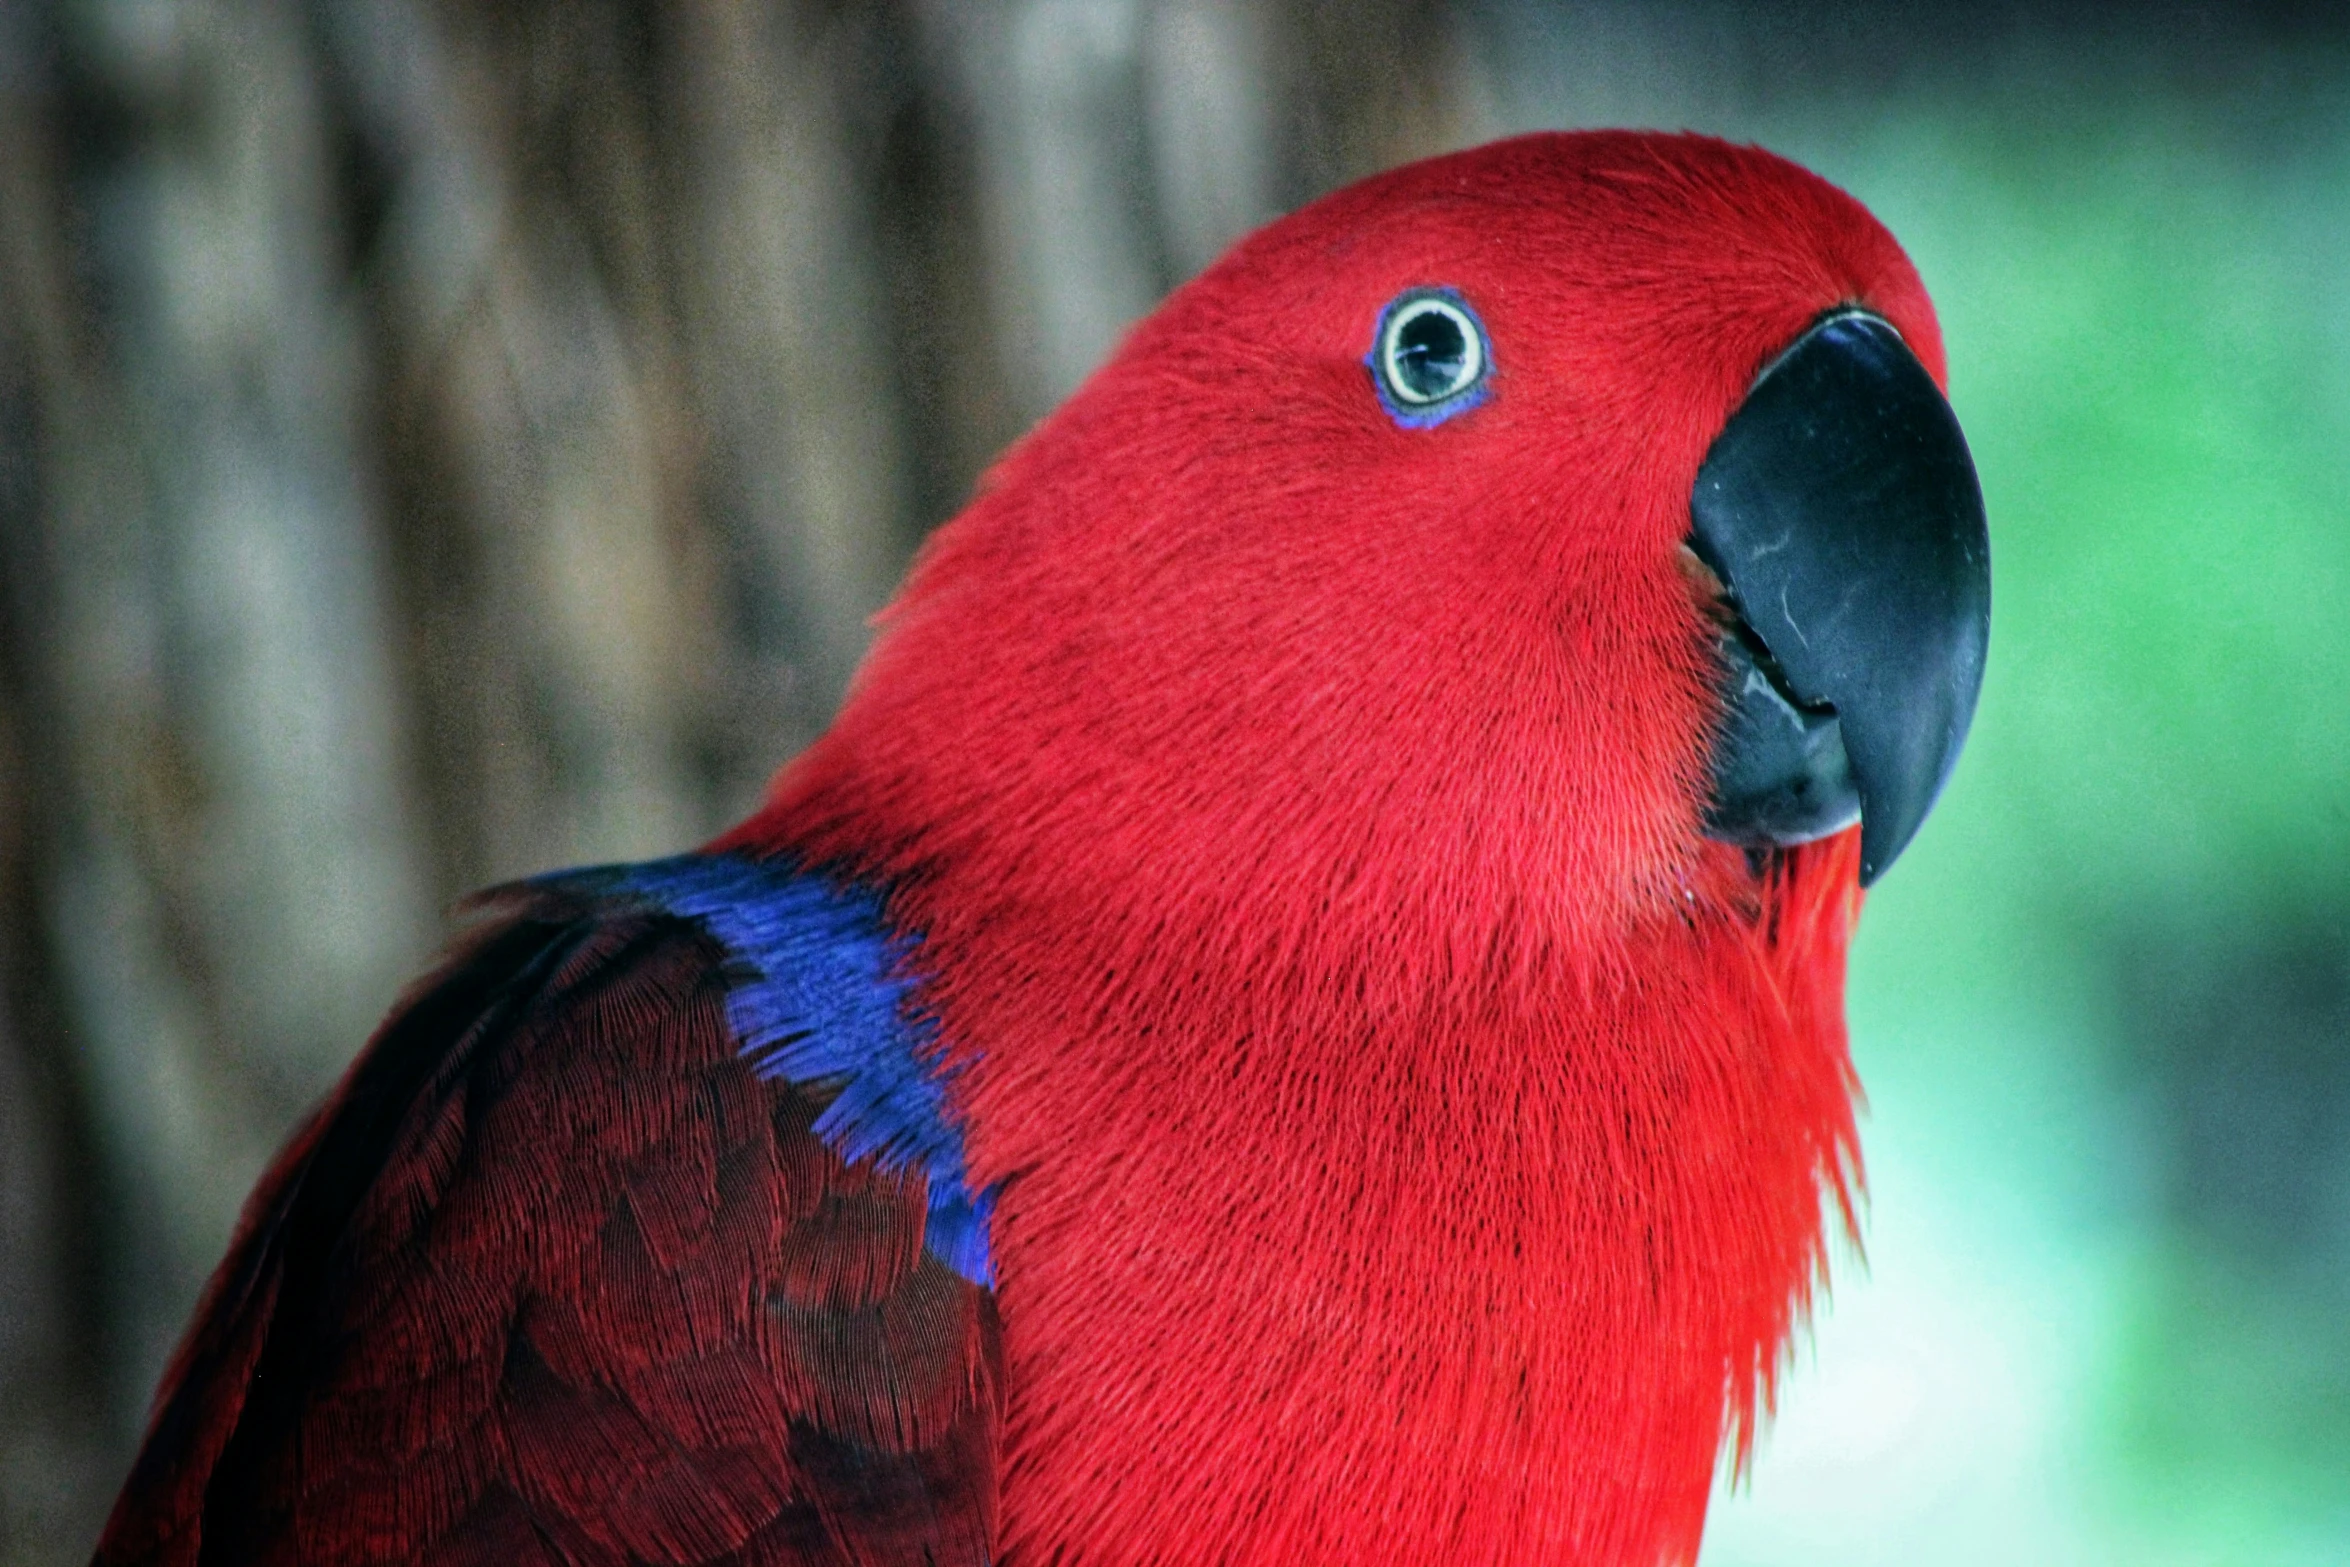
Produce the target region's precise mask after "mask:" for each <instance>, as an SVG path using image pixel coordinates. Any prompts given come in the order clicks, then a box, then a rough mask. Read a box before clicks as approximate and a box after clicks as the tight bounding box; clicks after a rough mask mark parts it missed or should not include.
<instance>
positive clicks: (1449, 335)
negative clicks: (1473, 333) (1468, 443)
mask: <svg viewBox="0 0 2350 1567" xmlns="http://www.w3.org/2000/svg"><path fill="white" fill-rule="evenodd" d="M1468 364H1469V340H1468V338H1467V337H1466V336H1465V335H1463V333H1462V332H1461V324H1460V323H1459V322H1458V321H1455V320H1454V319H1453V318H1452V313H1451V312H1450V311H1446V310H1434V309H1429V310H1422V311H1420V312H1419V313H1418V314H1417V315H1412V316H1407V317H1405V318H1404V323H1403V325H1401V326H1399V327H1397V328H1396V330H1395V374H1396V377H1397V379H1399V380H1400V381H1402V382H1403V389H1404V390H1405V391H1406V392H1408V393H1410V394H1411V395H1412V396H1414V397H1419V398H1436V397H1442V396H1443V395H1444V394H1445V393H1447V392H1449V391H1451V390H1452V389H1453V388H1454V387H1456V386H1458V385H1460V381H1461V373H1462V372H1463V371H1464V370H1466V369H1467V368H1468Z"/></svg>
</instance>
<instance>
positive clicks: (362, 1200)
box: [97, 892, 1001, 1567]
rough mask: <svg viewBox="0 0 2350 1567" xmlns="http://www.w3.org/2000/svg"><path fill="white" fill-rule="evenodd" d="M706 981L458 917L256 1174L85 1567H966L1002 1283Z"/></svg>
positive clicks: (605, 950)
mask: <svg viewBox="0 0 2350 1567" xmlns="http://www.w3.org/2000/svg"><path fill="white" fill-rule="evenodd" d="M725 1000H726V979H725V976H724V974H723V973H722V971H721V956H720V953H719V952H718V950H717V949H716V947H715V946H714V945H713V944H712V943H711V942H710V940H709V939H708V938H707V937H706V936H704V935H703V934H701V933H700V932H699V931H698V930H697V929H696V928H695V927H694V926H692V925H690V924H687V923H684V922H682V921H679V920H677V919H674V918H672V917H668V916H663V915H654V914H639V913H625V912H623V913H615V912H612V911H610V910H608V909H598V908H595V907H593V906H590V905H585V904H581V903H577V902H572V901H569V900H568V899H567V898H566V897H565V896H564V895H560V894H556V893H551V892H550V893H539V894H532V895H529V897H528V898H527V899H526V900H525V902H524V904H523V905H522V906H521V907H520V908H518V909H513V910H509V911H508V912H507V913H506V914H505V915H504V916H503V917H502V918H501V919H500V920H499V921H498V923H496V924H495V925H494V926H492V927H491V928H490V929H489V930H487V931H486V932H485V933H483V934H481V935H479V936H477V937H476V938H475V939H474V940H473V941H472V942H471V943H470V944H469V946H468V948H467V949H466V950H465V951H464V952H462V953H460V954H459V956H458V957H457V958H455V959H454V960H453V961H452V962H451V963H450V964H449V965H448V966H447V967H446V968H445V969H444V970H443V971H442V972H441V973H440V974H439V975H438V976H436V977H435V978H434V979H433V980H432V981H431V982H429V983H428V984H427V985H426V986H425V987H424V988H423V989H422V990H421V991H420V992H419V993H418V994H417V995H416V996H415V997H414V998H413V999H411V1000H410V1001H409V1002H408V1003H407V1004H406V1005H405V1006H404V1007H403V1008H402V1009H401V1010H400V1011H399V1012H397V1013H396V1014H395V1015H394V1017H393V1018H392V1020H391V1021H390V1022H389V1023H388V1024H386V1026H385V1028H384V1030H383V1031H382V1033H380V1034H379V1035H378V1036H377V1038H376V1040H375V1042H374V1043H373V1044H372V1045H371V1046H370V1047H369V1049H368V1051H367V1053H366V1054H365V1055H363V1056H362V1057H361V1058H360V1060H359V1062H358V1064H357V1065H356V1066H355V1067H353V1069H352V1071H351V1074H350V1076H349V1077H348V1078H347V1079H346V1080H345V1082H344V1084H343V1086H342V1088H341V1089H340V1090H339V1091H338V1093H337V1095H336V1096H335V1098H334V1099H332V1100H331V1101H330V1102H329V1103H328V1104H327V1106H326V1107H325V1108H324V1109H323V1110H321V1111H320V1112H319V1114H318V1115H317V1116H316V1117H314V1118H313V1120H312V1121H311V1122H310V1124H309V1125H308V1126H306V1127H305V1128H304V1129H303V1131H302V1132H301V1133H300V1134H298V1135H297V1136H296V1138H295V1139H294V1141H293V1142H292V1143H291V1144H290V1145H289V1146H288V1147H287V1149H286V1151H285V1152H284V1153H283V1154H282V1155H281V1156H280V1157H279V1160H278V1163H277V1165H276V1166H275V1167H274V1168H273V1169H272V1170H271V1172H270V1174H269V1175H268V1177H267V1178H266V1179H264V1181H263V1182H262V1184H261V1186H260V1188H259V1189H258V1190H257V1191H256V1192H255V1194H254V1197H253V1200H252V1202H251V1204H250V1206H249V1207H248V1209H247V1211H246V1216H245V1220H244V1225H243V1228H242V1230H241V1232H240V1234H239V1236H238V1239H237V1242H236V1244H235V1245H234V1246H233V1247H232V1248H231V1250H230V1253H229V1256H228V1259H227V1260H226V1261H225V1262H223V1263H222V1265H221V1268H220V1271H219V1273H218V1274H217V1275H216V1276H215V1277H214V1279H213V1281H212V1284H211V1286H210V1288H209V1290H208V1291H207V1293H206V1297H205V1300H204V1303H203V1305H202V1307H201V1308H200V1309H199V1311H198V1314H197V1318H196V1322H195V1325H194V1326H193V1327H192V1328H191V1329H190V1331H189V1335H188V1338H187V1341H186V1342H185V1343H184V1344H183V1345H182V1347H181V1349H180V1352H179V1355H178V1357H177V1359H176V1360H175V1362H174V1365H173V1367H172V1370H171V1372H170V1374H169V1376H168V1377H167V1378H166V1380H165V1383H164V1390H163V1393H162V1395H161V1397H160V1399H159V1401H158V1404H157V1409H156V1415H155V1421H154V1426H153V1429H152V1430H151V1431H150V1433H149V1436H148V1439H147V1443H146V1447H145V1449H144V1450H143V1451H142V1452H141V1454H140V1455H139V1460H138V1463H137V1466H136V1467H135V1469H134V1470H133V1472H132V1476H131V1479H130V1482H129V1484H128V1485H126V1487H125V1488H124V1491H123V1494H122V1497H121V1499H120V1500H119V1501H118V1502H117V1504H116V1506H115V1510H114V1515H113V1517H112V1519H111V1520H110V1521H109V1522H108V1524H107V1528H106V1532H105V1535H104V1537H103V1538H102V1539H101V1541H100V1543H99V1547H98V1554H97V1561H98V1563H99V1564H101V1567H114V1564H128V1563H153V1564H170V1567H227V1564H231V1563H235V1564H243V1563H248V1562H252V1563H303V1564H325V1563H357V1562H431V1563H439V1564H447V1567H472V1564H484V1567H487V1564H490V1563H496V1564H499V1567H509V1564H513V1563H525V1562H527V1563H537V1562H545V1563H577V1564H583V1567H587V1564H594V1567H601V1564H606V1563H610V1564H614V1567H619V1564H623V1563H646V1564H654V1563H660V1564H670V1563H675V1564H687V1563H754V1562H756V1563H777V1564H782V1563H816V1562H823V1563H871V1564H877V1567H879V1564H895V1563H941V1564H944V1563H958V1562H971V1563H977V1562H984V1561H985V1560H986V1559H987V1554H988V1547H989V1541H990V1538H991V1536H992V1534H993V1529H994V1515H995V1497H996V1457H997V1449H998V1441H999V1431H1000V1423H1001V1421H1000V1395H999V1388H1000V1366H999V1347H998V1335H997V1328H996V1321H995V1306H994V1300H993V1297H992V1296H991V1295H989V1294H988V1293H987V1292H986V1291H984V1290H982V1289H980V1288H978V1287H977V1286H975V1285H973V1284H971V1283H969V1282H967V1281H966V1280H964V1279H963V1278H961V1277H959V1276H958V1275H956V1274H955V1273H953V1272H951V1271H949V1270H948V1269H947V1268H946V1267H945V1266H944V1265H943V1264H942V1263H940V1262H939V1261H938V1259H937V1258H936V1257H934V1256H932V1255H930V1254H929V1253H928V1252H926V1251H925V1250H924V1247H923V1224H924V1214H925V1197H926V1193H925V1189H924V1184H923V1178H922V1176H921V1175H920V1174H919V1173H914V1172H909V1173H906V1174H885V1173H882V1172H880V1171H877V1170H875V1169H873V1168H870V1167H868V1166H864V1165H859V1166H850V1165H847V1164H844V1163H843V1162H842V1161H841V1159H840V1158H839V1157H838V1156H837V1155H836V1154H834V1153H833V1152H832V1151H831V1150H830V1149H829V1148H828V1147H826V1146H825V1144H824V1143H823V1142H821V1141H820V1140H819V1139H818V1138H817V1136H816V1135H815V1133H814V1131H813V1130H812V1126H813V1122H814V1120H815V1117H816V1115H817V1113H818V1111H819V1110H820V1109H821V1108H822V1100H821V1099H820V1098H819V1097H817V1096H816V1095H815V1094H813V1093H811V1092H810V1091H809V1090H807V1089H804V1088H797V1087H794V1086H792V1085H790V1084H786V1083H782V1082H777V1081H770V1080H765V1079H761V1078H759V1077H757V1076H755V1075H753V1073H752V1072H751V1070H750V1068H749V1067H748V1066H747V1065H745V1063H744V1062H743V1060H742V1058H741V1056H740V1054H739V1052H738V1048H737V1044H736V1041H735V1039H734V1038H733V1036H732V1033H731V1031H730V1029H729V1027H728V1024H727V1020H726V1005H725Z"/></svg>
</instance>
